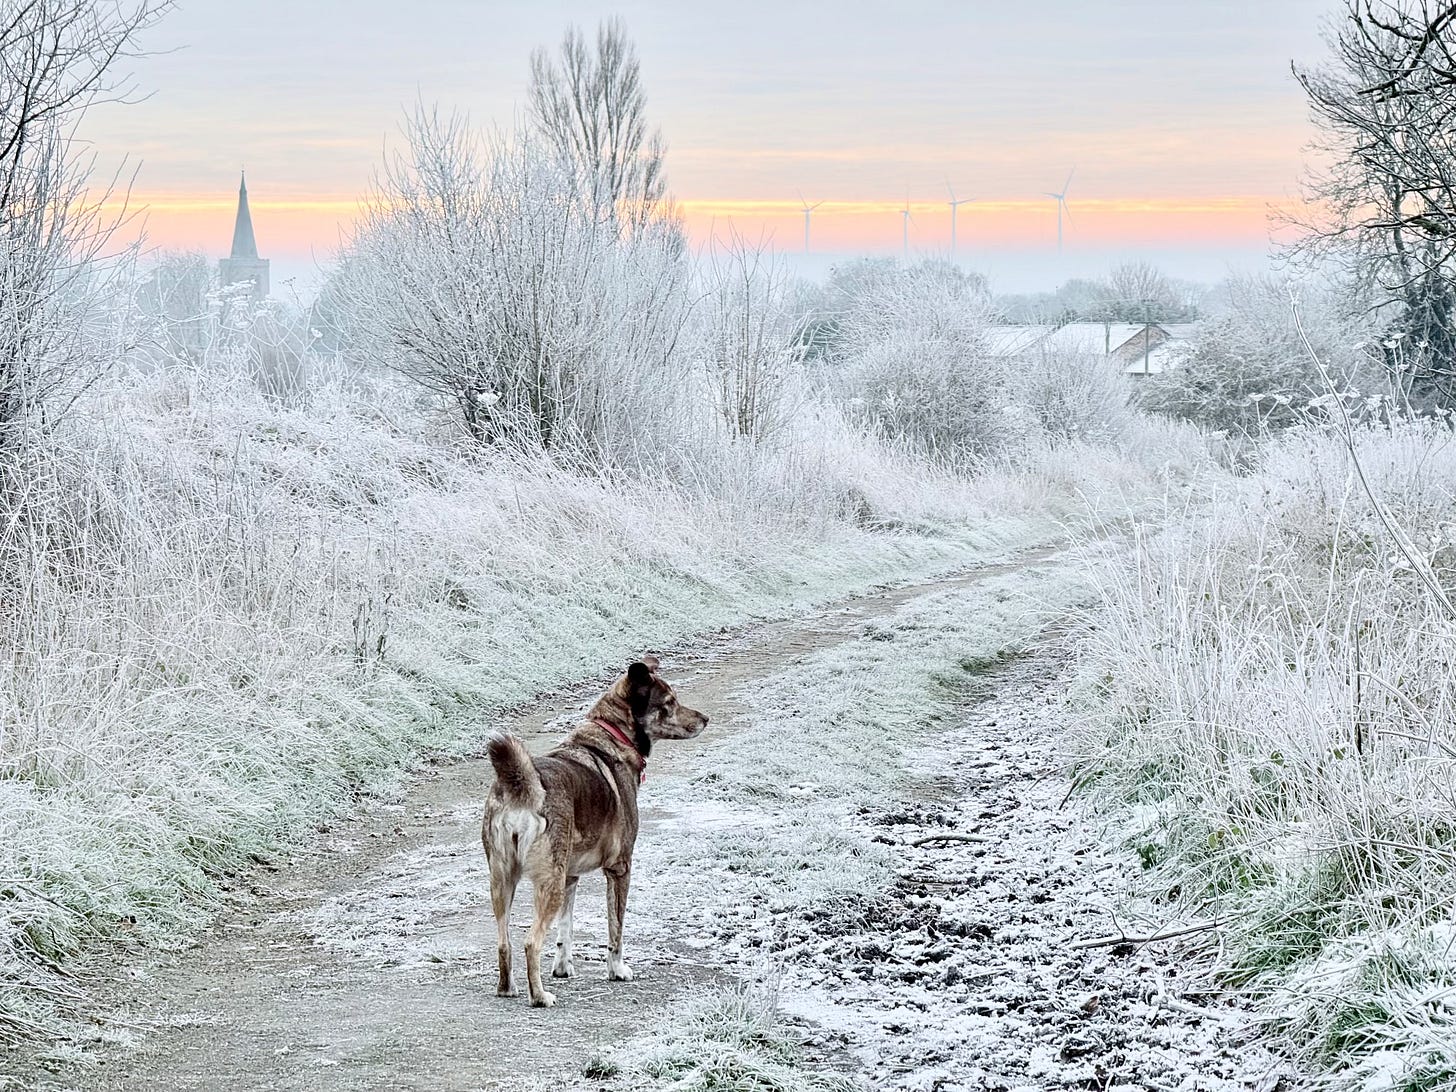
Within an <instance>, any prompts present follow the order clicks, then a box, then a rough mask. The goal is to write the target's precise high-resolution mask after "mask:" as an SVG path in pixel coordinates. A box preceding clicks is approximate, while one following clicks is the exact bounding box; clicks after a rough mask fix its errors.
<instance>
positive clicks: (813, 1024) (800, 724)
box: [616, 566, 1281, 1092]
mask: <svg viewBox="0 0 1456 1092" xmlns="http://www.w3.org/2000/svg"><path fill="white" fill-rule="evenodd" d="M1062 569H1063V570H1064V569H1065V566H1062ZM1023 592H1024V593H1025V594H1023ZM1081 594H1082V589H1081V588H1080V587H1079V585H1078V581H1077V579H1076V578H1075V577H1070V576H1068V575H1066V574H1065V572H1064V571H1062V570H1059V569H1043V570H1037V571H1032V572H1029V573H1023V574H1018V575H1014V576H1007V577H1003V578H998V579H993V580H989V581H986V582H983V583H980V584H972V585H968V586H965V587H961V588H958V589H955V590H952V591H949V592H942V593H938V594H935V595H931V596H927V597H923V598H920V599H916V600H912V601H910V602H909V603H907V604H905V605H904V606H903V607H901V608H900V609H899V610H898V611H896V612H895V613H894V614H891V615H888V616H884V617H880V618H877V619H873V620H870V621H868V622H867V623H866V624H865V625H863V626H862V627H861V629H860V631H859V632H858V633H857V634H855V635H854V636H853V637H852V638H851V639H850V640H848V641H845V642H843V643H840V644H834V645H829V646H827V647H824V648H822V649H819V650H816V651H812V652H809V653H808V654H807V655H805V656H803V657H802V658H801V659H800V660H799V661H798V662H795V663H791V664H787V665H785V667H784V668H783V670H781V671H779V672H777V673H775V674H772V675H769V676H768V677H767V678H759V679H756V680H754V681H753V684H752V688H751V691H746V692H741V693H740V697H741V699H742V700H743V702H744V704H745V706H746V707H747V713H746V717H747V723H746V724H745V725H743V726H742V727H741V728H740V729H739V730H738V731H736V732H735V733H734V734H733V735H732V736H731V737H727V738H724V739H721V740H720V741H718V742H717V743H715V744H713V745H711V746H710V748H709V750H710V753H709V754H708V755H707V756H706V761H705V762H704V763H703V764H702V765H703V768H704V772H702V773H700V774H699V775H698V776H697V777H696V778H694V779H693V782H692V783H691V784H688V785H685V786H684V787H683V790H684V792H685V794H687V795H689V796H697V797H701V796H704V795H706V796H707V797H708V798H709V800H710V801H712V802H713V803H712V805H711V806H709V805H706V804H701V803H700V804H699V805H698V806H697V807H696V808H687V807H683V808H681V810H679V812H678V819H677V823H678V824H679V825H680V826H681V828H682V829H683V830H684V831H687V830H691V831H692V832H693V834H694V836H693V837H691V838H682V839H679V840H674V839H672V838H670V837H667V836H665V835H663V836H659V837H654V838H652V839H651V840H649V841H647V842H646V843H645V844H643V845H642V846H641V847H640V850H639V862H640V863H639V865H638V872H639V874H640V875H641V876H642V877H643V879H642V882H641V883H640V884H639V887H638V895H637V896H636V898H637V900H638V901H637V903H636V905H635V907H634V915H635V920H636V921H637V922H639V923H640V922H647V923H649V925H647V926H639V927H638V929H637V935H638V937H639V938H640V936H641V930H642V928H650V929H651V930H652V931H653V933H654V934H656V937H655V941H656V943H658V944H663V945H665V946H667V947H669V948H674V947H675V948H676V949H677V950H678V951H680V952H683V953H691V955H687V954H685V955H684V957H683V958H693V959H698V958H702V956H703V955H704V954H707V955H710V956H711V957H713V958H715V959H716V960H717V961H719V962H720V963H721V964H722V965H724V966H727V967H729V968H731V969H733V970H735V971H736V972H737V973H738V974H740V975H743V976H745V977H747V978H748V979H750V980H754V979H757V980H760V981H762V980H769V981H773V982H776V987H777V993H778V1005H779V1007H780V1009H781V1010H782V1012H783V1013H785V1014H787V1015H788V1016H789V1017H791V1018H793V1019H794V1020H796V1021H803V1022H804V1023H805V1024H807V1025H808V1028H809V1030H808V1032H807V1033H806V1034H807V1036H808V1038H807V1042H806V1044H805V1046H804V1054H805V1057H804V1058H803V1059H802V1061H801V1065H800V1073H801V1078H800V1080H799V1083H797V1084H794V1083H791V1082H782V1081H781V1083H778V1084H771V1085H764V1087H782V1088H817V1087H824V1086H825V1084H824V1081H825V1079H826V1078H825V1074H826V1072H830V1074H831V1075H832V1071H833V1070H835V1069H844V1070H852V1071H857V1074H858V1079H859V1080H860V1081H862V1082H863V1083H864V1084H865V1085H866V1086H867V1087H871V1088H876V1089H882V1088H883V1089H907V1090H925V1092H932V1090H941V1092H952V1090H959V1089H964V1090H971V1089H975V1090H987V1092H1012V1090H1015V1092H1031V1090H1051V1089H1119V1088H1120V1089H1127V1090H1131V1089H1180V1090H1189V1092H1191V1090H1195V1089H1196V1090H1206V1092H1222V1090H1232V1089H1246V1088H1261V1089H1273V1088H1276V1087H1279V1082H1280V1079H1281V1074H1280V1073H1279V1072H1278V1071H1277V1067H1276V1066H1275V1065H1274V1064H1273V1063H1272V1062H1271V1061H1270V1059H1269V1058H1268V1057H1267V1056H1266V1055H1265V1054H1264V1053H1263V1052H1262V1051H1260V1050H1258V1049H1255V1048H1253V1047H1251V1046H1250V1045H1249V1042H1248V1040H1249V1037H1250V1034H1249V1033H1250V1022H1249V1016H1248V1013H1247V1011H1246V1010H1245V1009H1243V1008H1241V1007H1240V1006H1239V1005H1238V1004H1237V1003H1236V1002H1234V1001H1233V1000H1231V999H1229V998H1227V997H1225V996H1223V995H1222V994H1221V993H1220V992H1219V991H1218V990H1217V989H1216V988H1215V987H1214V986H1213V985H1212V984H1210V983H1209V982H1208V981H1206V980H1205V978H1204V977H1203V976H1202V975H1200V974H1199V971H1198V966H1197V961H1196V959H1195V958H1194V957H1193V956H1192V954H1191V952H1192V949H1182V950H1180V949H1179V948H1177V947H1175V946H1174V944H1173V943H1163V944H1158V945H1147V946H1142V947H1139V946H1136V945H1133V944H1127V943H1124V944H1117V945H1111V944H1109V945H1105V946H1098V947H1091V948H1085V949H1076V948H1074V947H1073V945H1074V944H1076V943H1077V942H1079V941H1084V940H1088V939H1093V938H1100V937H1105V936H1107V935H1109V934H1110V935H1119V934H1120V930H1121V929H1123V928H1125V929H1126V932H1127V933H1128V934H1131V935H1137V934H1138V933H1139V932H1146V931H1148V930H1151V929H1153V928H1156V926H1157V925H1159V924H1163V923H1162V922H1159V921H1157V920H1156V911H1149V910H1147V908H1144V911H1143V913H1141V914H1138V913H1137V912H1135V910H1134V909H1130V908H1129V907H1128V906H1127V902H1128V897H1127V895H1126V891H1127V889H1128V882H1127V881H1128V879H1129V877H1128V875H1127V873H1128V870H1129V869H1131V868H1135V867H1136V865H1135V864H1134V863H1132V862H1129V861H1128V860H1126V859H1124V857H1123V856H1120V855H1118V854H1117V853H1115V852H1112V851H1109V850H1107V849H1104V848H1103V846H1104V844H1105V841H1106V839H1105V837H1104V836H1103V835H1102V833H1101V832H1100V830H1099V824H1098V823H1097V820H1096V817H1095V816H1091V815H1087V814H1085V813H1083V811H1082V810H1081V809H1080V808H1079V806H1078V805H1077V803H1076V802H1068V801H1067V799H1066V797H1067V796H1068V792H1067V781H1066V778H1065V776H1064V773H1063V771H1062V770H1061V769H1060V768H1059V765H1058V759H1057V751H1058V746H1059V742H1060V739H1061V733H1062V730H1063V727H1064V725H1065V723H1066V719H1067V717H1068V711H1067V709H1066V707H1065V703H1064V696H1063V695H1064V689H1065V686H1066V683H1067V671H1066V667H1067V665H1066V663H1065V650H1064V649H1063V648H1061V647H1059V646H1058V645H1057V643H1055V642H1052V643H1050V644H1047V643H1045V642H1039V641H1038V642H1036V643H1035V644H1033V639H1034V638H1035V637H1036V636H1037V634H1038V633H1039V632H1040V631H1041V630H1042V628H1043V625H1044V622H1045V619H1046V617H1047V615H1048V613H1055V612H1057V611H1059V610H1061V609H1063V608H1065V607H1066V606H1067V605H1068V604H1070V603H1072V602H1074V601H1075V600H1076V599H1077V598H1078V597H1079V596H1080V595H1081ZM1033 604H1034V605H1035V609H1033ZM672 806H673V807H674V808H677V807H678V805H677V804H676V802H674V803H673V804H672ZM705 808H706V809H707V810H706V812H705V811H704V809H705ZM945 834H954V835H959V836H962V837H963V838H966V839H968V840H950V839H943V840H939V841H935V842H928V843H927V844H925V845H923V846H918V847H916V846H912V845H909V844H907V843H911V842H914V841H916V840H920V839H926V838H929V837H931V836H934V835H945ZM971 838H974V839H976V840H969V839H971ZM1119 923H1121V924H1119ZM684 928H686V929H688V930H689V932H688V933H687V934H686V935H684V934H683V933H682V932H681V930H683V929H684ZM674 930H678V931H679V932H678V933H677V935H675V936H673V935H671V934H672V933H673V931H674ZM1195 939H1196V938H1195ZM641 943H642V941H641V940H640V939H639V940H638V944H639V945H640V944H641ZM662 957H663V956H662V953H659V954H658V956H657V958H662ZM718 1003H719V1004H721V1003H722V1002H721V999H720V1001H719V1002H718ZM710 1007H711V1006H710ZM734 1011H736V1010H734ZM728 1019H729V1021H730V1022H731V1021H733V1020H736V1019H737V1016H730V1017H729V1018H728ZM689 1020H690V1021H691V1022H694V1025H695V1026H698V1025H701V1024H702V1023H703V1020H704V1017H703V1014H702V1012H701V1011H696V1010H695V1011H693V1012H692V1013H690V1015H689ZM713 1038H714V1037H713V1035H712V1034H710V1033H709V1034H706V1035H705V1036H703V1037H700V1040H699V1043H700V1046H699V1050H700V1053H701V1052H702V1051H705V1050H707V1046H706V1045H705V1044H706V1043H707V1042H708V1041H709V1040H712V1039H713ZM664 1044H666V1045H664ZM691 1054H692V1051H691V1050H689V1049H688V1048H686V1047H684V1045H683V1042H682V1027H681V1022H679V1025H677V1026H674V1025H673V1024H671V1023H669V1025H668V1026H667V1027H666V1028H664V1029H661V1030H658V1031H654V1032H653V1033H651V1034H649V1035H647V1036H646V1037H644V1039H643V1040H641V1041H639V1042H638V1043H635V1044H633V1045H632V1046H631V1047H630V1048H629V1049H627V1050H625V1051H622V1052H619V1053H618V1054H617V1055H616V1061H617V1063H618V1064H621V1065H624V1066H626V1067H627V1068H628V1069H629V1070H632V1071H633V1072H635V1074H636V1076H637V1078H638V1079H639V1080H641V1081H643V1082H644V1083H646V1084H648V1085H661V1086H664V1087H665V1086H667V1085H668V1084H670V1085H671V1087H674V1088H698V1087H713V1084H712V1082H711V1081H710V1080H706V1079H702V1080H701V1081H700V1083H693V1080H694V1078H693V1077H692V1075H691V1073H690V1072H689V1071H690V1070H691V1068H692V1067H691V1066H690V1065H689V1064H688V1063H687V1062H686V1061H685V1059H686V1058H688V1057H689V1056H691ZM643 1059H645V1061H644V1060H643ZM715 1064H717V1063H715ZM735 1064H738V1065H740V1066H741V1065H744V1064H746V1063H744V1062H742V1061H741V1059H740V1061H739V1062H737V1063H735ZM826 1065H828V1066H829V1067H830V1070H829V1071H826V1070H825V1068H824V1067H825V1066H826ZM776 1079H778V1078H776ZM735 1087H736V1086H735ZM754 1087H758V1086H757V1085H755V1086H754Z"/></svg>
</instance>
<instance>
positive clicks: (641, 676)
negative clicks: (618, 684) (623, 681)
mask: <svg viewBox="0 0 1456 1092" xmlns="http://www.w3.org/2000/svg"><path fill="white" fill-rule="evenodd" d="M651 701H652V668H650V667H648V666H647V664H646V663H645V662H644V661H642V660H639V661H637V662H636V663H634V664H633V665H632V666H631V667H629V668H627V704H628V705H630V706H631V707H632V715H633V716H634V717H640V716H642V715H644V714H645V713H646V712H647V706H648V705H649V704H650V703H651Z"/></svg>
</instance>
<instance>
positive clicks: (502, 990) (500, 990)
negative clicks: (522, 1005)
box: [495, 983, 521, 997]
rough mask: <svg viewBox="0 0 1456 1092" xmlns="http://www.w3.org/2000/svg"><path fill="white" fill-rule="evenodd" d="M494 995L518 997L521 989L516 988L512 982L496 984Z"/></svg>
mask: <svg viewBox="0 0 1456 1092" xmlns="http://www.w3.org/2000/svg"><path fill="white" fill-rule="evenodd" d="M495 995H496V996H497V997H520V996H521V991H520V990H518V989H516V987H515V986H514V985H513V984H510V983H507V984H506V985H504V986H497V987H496V988H495Z"/></svg>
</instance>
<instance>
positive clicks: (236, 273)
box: [217, 175, 268, 300]
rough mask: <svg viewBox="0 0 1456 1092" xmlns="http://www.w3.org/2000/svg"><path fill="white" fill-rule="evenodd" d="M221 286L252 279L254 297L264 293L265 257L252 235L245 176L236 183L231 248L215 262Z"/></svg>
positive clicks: (264, 294) (265, 287)
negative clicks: (235, 211)
mask: <svg viewBox="0 0 1456 1092" xmlns="http://www.w3.org/2000/svg"><path fill="white" fill-rule="evenodd" d="M217 271H218V274H219V275H220V276H221V278H222V284H223V287H224V288H226V287H227V286H228V285H230V284H238V283H239V282H241V281H252V282H253V292H252V296H253V299H254V300H261V299H266V298H267V296H268V259H267V258H260V257H258V242H257V240H256V239H254V238H253V216H252V213H250V212H249V211H248V178H247V175H244V176H243V179H242V182H241V184H240V185H239V186H238V218H237V222H236V223H234V225H233V252H232V254H231V255H229V256H228V257H226V258H224V259H223V260H222V261H220V262H218V263H217Z"/></svg>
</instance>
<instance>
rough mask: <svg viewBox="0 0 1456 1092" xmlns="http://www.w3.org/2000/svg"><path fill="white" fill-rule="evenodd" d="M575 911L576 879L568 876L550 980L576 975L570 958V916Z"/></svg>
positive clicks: (557, 926) (558, 923)
mask: <svg viewBox="0 0 1456 1092" xmlns="http://www.w3.org/2000/svg"><path fill="white" fill-rule="evenodd" d="M575 910H576V877H575V876H568V877H567V878H566V894H565V896H564V898H563V899H562V903H561V916H560V917H558V918H557V919H556V961H555V962H554V963H552V964H551V977H552V978H571V977H572V976H573V975H575V974H576V963H575V962H574V961H573V960H572V958H571V915H572V914H573V913H574V912H575Z"/></svg>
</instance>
